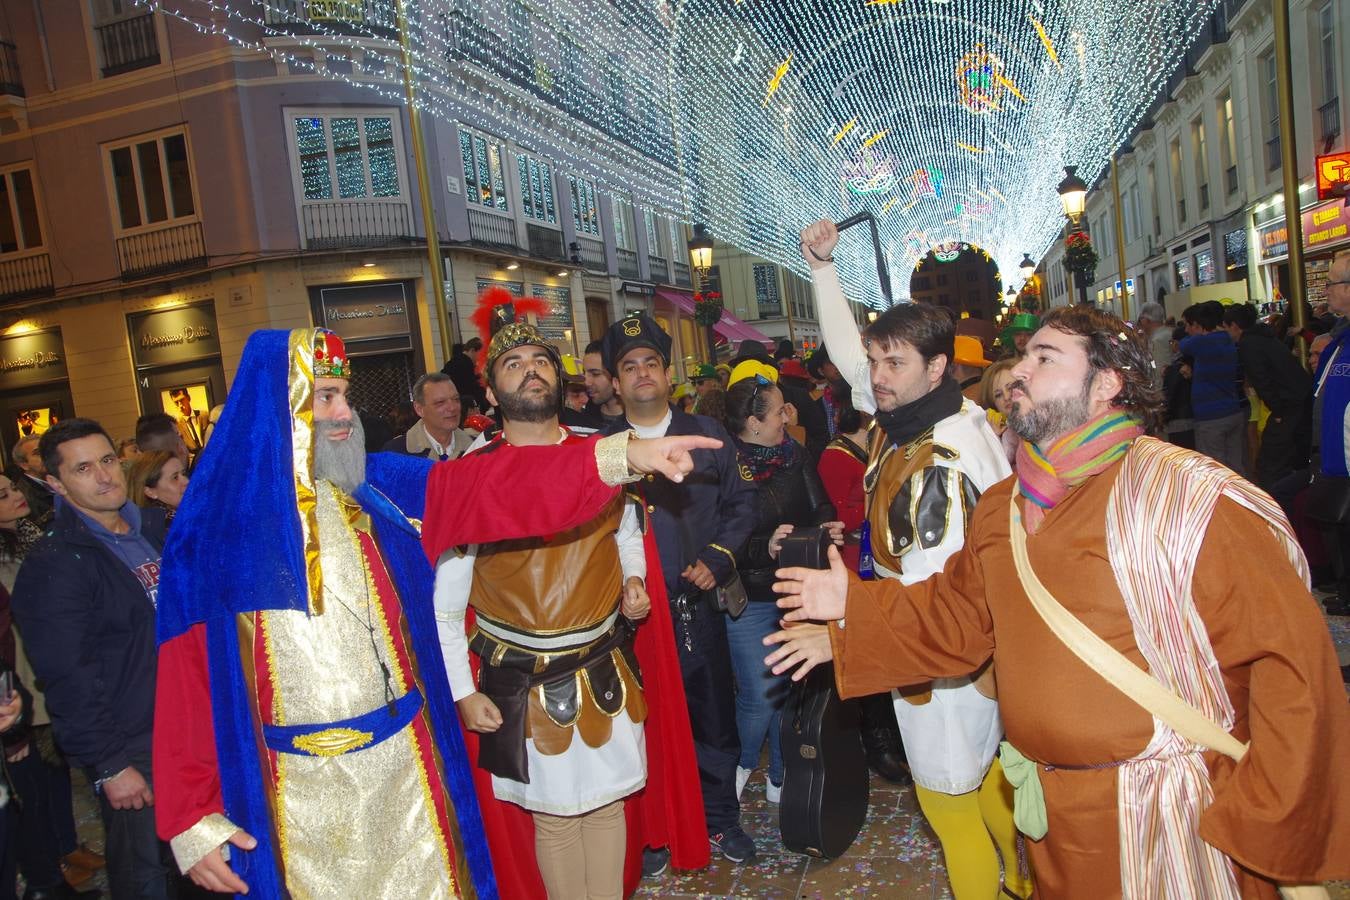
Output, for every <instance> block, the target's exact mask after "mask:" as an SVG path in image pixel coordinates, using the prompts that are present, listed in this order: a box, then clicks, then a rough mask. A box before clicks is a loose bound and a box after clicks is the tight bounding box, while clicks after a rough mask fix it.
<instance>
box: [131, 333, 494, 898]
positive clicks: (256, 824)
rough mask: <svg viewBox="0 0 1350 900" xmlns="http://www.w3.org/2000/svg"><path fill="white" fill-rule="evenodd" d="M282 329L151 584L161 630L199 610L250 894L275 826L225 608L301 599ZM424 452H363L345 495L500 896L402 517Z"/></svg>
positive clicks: (269, 892) (181, 515)
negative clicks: (364, 524)
mask: <svg viewBox="0 0 1350 900" xmlns="http://www.w3.org/2000/svg"><path fill="white" fill-rule="evenodd" d="M289 336H290V333H289V332H287V331H258V332H255V333H254V334H253V336H252V337H250V338H249V341H248V344H247V345H246V346H245V348H244V354H243V358H242V359H241V360H240V363H239V372H238V374H237V375H236V377H235V382H234V385H233V387H232V388H231V391H230V397H229V401H228V402H227V403H226V405H225V409H224V411H223V413H222V414H221V418H220V421H219V422H218V423H217V424H216V429H215V431H214V432H213V433H212V435H211V440H210V442H209V443H208V444H207V446H206V449H205V451H204V452H203V453H202V455H201V457H200V459H199V460H198V463H197V466H196V467H195V469H194V470H193V473H192V481H191V484H190V486H189V488H188V491H187V495H186V496H185V497H184V500H183V504H182V506H181V507H180V508H179V511H178V514H177V516H176V517H175V519H174V523H173V529H172V530H171V532H170V534H169V539H168V542H167V543H166V545H165V548H164V558H163V566H162V573H161V580H160V590H159V609H158V631H159V640H160V642H161V643H163V642H164V641H167V640H170V639H172V638H174V637H177V636H179V635H181V634H183V633H184V632H186V631H187V630H188V629H189V628H191V627H192V626H193V625H196V624H198V623H205V626H206V645H207V655H208V668H209V673H210V682H211V706H212V720H213V723H214V725H215V736H216V754H217V759H218V763H219V767H220V782H221V793H222V796H223V799H224V803H225V815H226V816H227V817H228V818H229V819H230V821H232V822H234V823H235V824H236V825H238V826H239V827H241V828H243V829H244V830H245V831H247V832H248V833H249V834H251V835H253V836H254V837H255V838H257V840H258V847H257V849H255V850H252V851H247V852H246V851H242V850H239V849H237V848H234V849H232V853H231V862H230V864H231V866H232V868H233V869H234V870H235V871H236V872H237V873H239V875H240V877H241V878H243V879H244V880H245V881H246V882H247V883H248V884H249V886H250V893H249V897H251V898H256V897H263V898H271V897H277V898H280V897H285V896H286V888H285V884H284V882H283V879H282V875H281V871H280V869H279V867H278V864H277V861H278V859H279V850H278V848H276V847H275V846H274V844H273V837H274V830H273V828H272V825H271V818H270V814H269V811H268V804H267V800H266V798H265V792H266V791H267V790H268V788H267V787H266V786H265V785H266V782H265V779H264V775H263V770H262V764H261V760H260V759H259V756H258V744H257V739H256V738H255V735H254V728H253V721H252V713H251V710H250V704H249V697H248V689H247V687H246V685H245V683H244V676H243V668H242V665H241V660H240V656H239V633H238V630H237V627H236V623H235V617H236V616H237V615H238V614H239V613H250V612H254V611H257V610H263V609H292V610H297V611H305V610H307V609H308V608H309V599H308V587H307V581H306V578H305V565H304V554H303V550H302V543H303V542H302V538H301V531H300V522H299V516H298V515H297V512H296V491H295V483H294V474H293V470H292V463H291V458H292V453H291V414H290V400H289V392H288V378H289V377H290V360H289V353H290V350H289ZM431 465H432V464H431V462H430V461H428V460H425V459H421V458H419V457H411V456H398V455H394V454H388V453H380V454H375V455H373V456H370V457H368V458H367V464H366V478H367V480H366V483H365V484H363V485H361V487H360V488H358V489H357V491H356V492H355V498H356V500H357V501H358V502H359V503H360V504H361V506H362V507H363V508H364V509H365V511H366V512H367V513H369V514H370V517H371V521H372V523H373V525H374V530H375V538H376V541H377V542H378V544H379V546H380V550H381V551H382V552H383V554H384V557H385V563H386V566H387V568H388V570H389V573H390V575H391V577H392V578H393V580H394V586H395V587H396V588H397V589H398V592H399V596H400V598H401V599H402V602H403V612H404V615H405V617H406V618H407V622H408V631H409V635H410V638H411V642H412V650H413V653H414V654H415V655H416V659H417V668H418V674H419V676H420V678H421V680H422V687H423V693H424V696H425V697H426V702H427V708H428V711H429V713H430V719H431V725H432V733H433V736H434V738H435V741H436V746H437V748H438V750H439V751H440V753H439V756H440V759H441V761H442V764H443V765H444V767H445V778H446V789H447V791H448V793H449V795H450V800H451V802H452V803H453V805H454V813H455V815H456V817H457V819H458V823H459V829H460V837H461V840H462V842H463V846H464V855H465V857H466V858H467V860H468V868H469V871H468V872H467V873H465V872H460V873H459V876H460V877H461V878H463V877H468V878H471V879H472V881H473V884H474V887H475V888H476V890H477V894H478V896H479V897H480V898H483V900H493V898H496V897H497V885H496V880H495V878H494V876H493V873H492V863H491V859H490V857H489V855H488V845H487V838H486V836H485V835H484V832H483V822H482V818H481V816H480V815H479V812H478V800H477V797H476V795H475V793H474V786H473V776H472V774H471V772H470V768H469V765H468V756H467V754H466V752H465V748H464V740H463V735H462V733H461V732H460V729H459V719H458V717H457V715H456V711H455V703H454V699H453V698H452V697H451V695H450V687H449V684H448V682H447V681H446V678H445V674H444V672H445V666H444V661H443V660H442V657H441V645H440V640H439V638H438V636H437V633H436V620H435V616H434V611H433V607H432V598H431V594H432V582H433V572H432V569H431V566H430V565H429V564H428V562H427V558H426V556H425V554H424V553H423V552H422V547H421V543H420V540H419V535H418V533H417V529H416V528H415V526H414V525H413V524H412V523H411V522H409V521H408V519H409V518H413V519H417V520H419V521H420V520H421V518H422V515H423V506H424V504H425V498H426V478H427V474H428V472H429V471H430V469H431Z"/></svg>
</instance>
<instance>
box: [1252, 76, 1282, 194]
mask: <svg viewBox="0 0 1350 900" xmlns="http://www.w3.org/2000/svg"><path fill="white" fill-rule="evenodd" d="M1257 69H1258V72H1259V74H1260V79H1261V102H1262V106H1263V109H1262V110H1261V111H1262V112H1263V113H1264V114H1265V115H1264V116H1263V118H1264V120H1265V125H1264V127H1263V129H1262V133H1263V134H1264V135H1265V141H1266V171H1267V172H1274V171H1275V170H1276V169H1278V168H1279V167H1280V160H1281V159H1282V156H1281V153H1280V103H1279V89H1278V87H1277V86H1276V75H1275V51H1274V50H1269V51H1267V52H1265V53H1263V54H1262V55H1261V56H1260V58H1259V59H1258V60H1257Z"/></svg>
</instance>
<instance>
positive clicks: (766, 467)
mask: <svg viewBox="0 0 1350 900" xmlns="http://www.w3.org/2000/svg"><path fill="white" fill-rule="evenodd" d="M800 450H801V444H798V443H797V442H796V441H795V440H793V439H792V436H791V435H787V434H785V435H783V443H781V444H779V445H778V446H777V447H765V446H763V445H761V444H751V443H747V442H746V441H743V440H741V439H740V438H736V456H737V458H738V460H739V461H740V464H741V465H742V466H744V467H745V468H746V469H748V470H749V471H750V480H751V481H767V480H768V479H770V478H772V477H773V473H774V472H777V471H778V470H779V469H782V468H786V467H788V466H791V465H792V463H794V462H795V461H796V460H797V455H798V453H799V452H800Z"/></svg>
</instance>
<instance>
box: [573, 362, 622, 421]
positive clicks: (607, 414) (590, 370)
mask: <svg viewBox="0 0 1350 900" xmlns="http://www.w3.org/2000/svg"><path fill="white" fill-rule="evenodd" d="M601 347H602V342H601V341H600V340H599V339H596V340H594V341H591V342H590V343H589V344H587V345H586V352H585V353H584V354H582V357H581V374H582V377H583V378H585V379H586V394H587V396H589V397H590V398H591V402H590V405H589V407H588V408H589V409H590V410H591V411H592V412H594V413H595V414H596V415H598V416H599V417H600V420H601V422H602V425H601V428H600V430H601V431H603V432H604V433H606V434H609V433H610V432H612V431H614V430H615V429H617V428H621V427H622V425H623V401H622V400H620V399H619V394H618V392H617V391H615V390H614V381H613V379H611V378H610V376H609V372H607V371H605V361H604V358H603V357H602V356H601V355H600V351H601Z"/></svg>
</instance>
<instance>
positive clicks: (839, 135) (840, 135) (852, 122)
mask: <svg viewBox="0 0 1350 900" xmlns="http://www.w3.org/2000/svg"><path fill="white" fill-rule="evenodd" d="M857 127H858V120H857V118H856V117H855V118H852V119H849V120H848V121H847V122H845V123H844V126H843V127H842V128H840V129H839V130H838V131H837V132H835V135H834V138H833V139H832V140H831V141H830V146H831V147H833V146H835V145H836V144H838V143H839V142H840V141H842V140H843V139H844V136H845V135H846V134H848V133H849V132H850V131H852V130H853V129H854V128H857Z"/></svg>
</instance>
